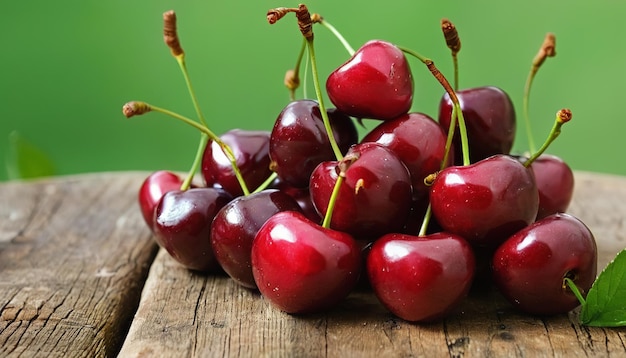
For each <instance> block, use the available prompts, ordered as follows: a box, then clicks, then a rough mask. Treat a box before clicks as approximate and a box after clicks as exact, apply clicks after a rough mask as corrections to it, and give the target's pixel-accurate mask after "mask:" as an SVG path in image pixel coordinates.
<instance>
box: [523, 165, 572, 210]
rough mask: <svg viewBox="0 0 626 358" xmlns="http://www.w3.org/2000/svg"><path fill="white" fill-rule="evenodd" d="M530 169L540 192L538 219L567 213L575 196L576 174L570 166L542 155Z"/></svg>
mask: <svg viewBox="0 0 626 358" xmlns="http://www.w3.org/2000/svg"><path fill="white" fill-rule="evenodd" d="M530 167H531V168H532V170H533V173H534V174H535V181H536V182H537V189H538V190H539V211H538V212H537V219H542V218H544V217H546V216H549V215H552V214H555V213H563V212H565V211H566V210H567V208H568V207H569V204H570V202H571V201H572V196H573V195H574V173H573V172H572V169H571V168H570V166H569V165H567V163H565V162H564V161H563V159H561V158H559V157H557V156H554V155H549V154H542V155H541V156H539V157H538V158H537V159H535V161H533V162H532V164H531V165H530Z"/></svg>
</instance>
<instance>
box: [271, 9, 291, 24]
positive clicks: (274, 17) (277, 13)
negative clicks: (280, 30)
mask: <svg viewBox="0 0 626 358" xmlns="http://www.w3.org/2000/svg"><path fill="white" fill-rule="evenodd" d="M297 11H298V9H297V8H293V7H277V8H275V9H270V10H268V11H267V22H269V23H270V25H274V24H275V23H276V22H277V21H278V20H280V19H282V18H283V17H284V16H285V15H287V14H288V13H290V12H297Z"/></svg>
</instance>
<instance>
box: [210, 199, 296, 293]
mask: <svg viewBox="0 0 626 358" xmlns="http://www.w3.org/2000/svg"><path fill="white" fill-rule="evenodd" d="M281 211H300V207H299V206H298V203H297V202H296V201H295V200H294V199H293V198H292V197H291V196H289V195H287V194H286V193H284V192H282V191H279V190H277V189H268V190H263V191H260V192H258V193H254V194H250V195H246V196H240V197H238V198H235V199H234V200H233V201H231V202H230V203H228V204H226V206H224V207H223V208H222V209H221V210H220V211H219V212H218V213H217V215H216V216H215V219H213V224H212V226H211V245H212V247H213V252H214V254H215V258H216V259H217V261H218V262H219V264H220V266H221V267H222V269H224V271H225V272H226V273H227V274H228V275H229V276H230V277H231V278H232V279H233V280H234V281H235V282H237V283H238V284H240V285H242V286H244V287H248V288H256V284H255V282H254V277H253V276H252V264H251V259H250V255H251V252H252V241H253V240H254V237H255V236H256V234H257V232H258V231H259V229H260V228H261V226H263V224H264V223H265V222H266V221H267V219H269V218H270V217H271V216H272V215H274V214H276V213H279V212H281Z"/></svg>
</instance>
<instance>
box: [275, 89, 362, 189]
mask: <svg viewBox="0 0 626 358" xmlns="http://www.w3.org/2000/svg"><path fill="white" fill-rule="evenodd" d="M327 113H328V116H329V120H330V125H331V128H333V134H334V136H335V139H336V141H337V145H338V146H339V149H340V151H341V152H342V153H345V152H346V151H348V148H350V146H351V145H353V144H354V143H356V142H357V141H358V133H357V130H356V127H355V126H354V122H353V121H352V119H351V118H350V117H348V116H346V115H345V114H342V113H341V112H339V111H337V110H336V109H329V110H328V111H327ZM269 150H270V158H271V160H272V162H271V168H272V170H274V171H275V172H276V173H277V174H278V176H279V177H280V178H281V179H282V180H283V181H285V182H286V183H288V184H289V185H291V186H293V187H297V188H306V187H307V186H308V185H309V177H310V176H311V173H312V172H313V169H315V167H316V166H317V165H318V164H319V163H320V162H323V161H327V160H334V159H335V154H334V153H333V150H332V147H331V145H330V141H329V139H328V134H327V133H326V129H325V128H324V122H323V120H322V114H321V112H320V108H319V105H318V103H317V102H316V101H312V100H307V99H304V100H297V101H293V102H290V103H289V104H288V105H287V106H285V108H284V109H283V110H282V111H281V112H280V114H279V115H278V117H277V118H276V122H275V123H274V127H273V128H272V133H271V138H270V147H269Z"/></svg>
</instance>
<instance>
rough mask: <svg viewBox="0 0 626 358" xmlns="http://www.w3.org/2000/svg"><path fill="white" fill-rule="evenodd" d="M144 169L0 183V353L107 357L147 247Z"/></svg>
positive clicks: (135, 291) (128, 310)
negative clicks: (141, 200) (141, 195)
mask: <svg viewBox="0 0 626 358" xmlns="http://www.w3.org/2000/svg"><path fill="white" fill-rule="evenodd" d="M145 175H146V174H145V173H126V174H124V175H120V174H112V173H110V174H92V175H78V176H71V177H64V178H56V179H46V180H40V181H34V182H9V183H2V184H1V185H0V203H2V206H1V207H0V310H1V314H0V356H3V357H4V356H57V357H61V356H70V357H109V356H115V355H116V354H117V352H118V351H119V349H120V346H121V343H122V341H123V339H124V333H125V332H126V331H127V329H128V327H129V326H130V321H131V319H132V317H133V314H134V312H135V310H136V307H137V305H138V302H139V298H140V294H141V289H142V287H143V283H144V282H145V278H146V276H147V273H148V269H149V267H150V264H151V263H152V261H153V259H154V256H155V255H156V252H157V249H158V248H157V246H156V245H155V244H154V243H153V240H152V239H151V236H150V234H149V232H148V231H147V230H146V227H145V224H144V223H143V221H142V219H141V215H140V214H139V209H138V206H137V203H136V200H137V199H136V193H137V190H138V188H139V185H140V184H141V181H142V179H143V177H145Z"/></svg>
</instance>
